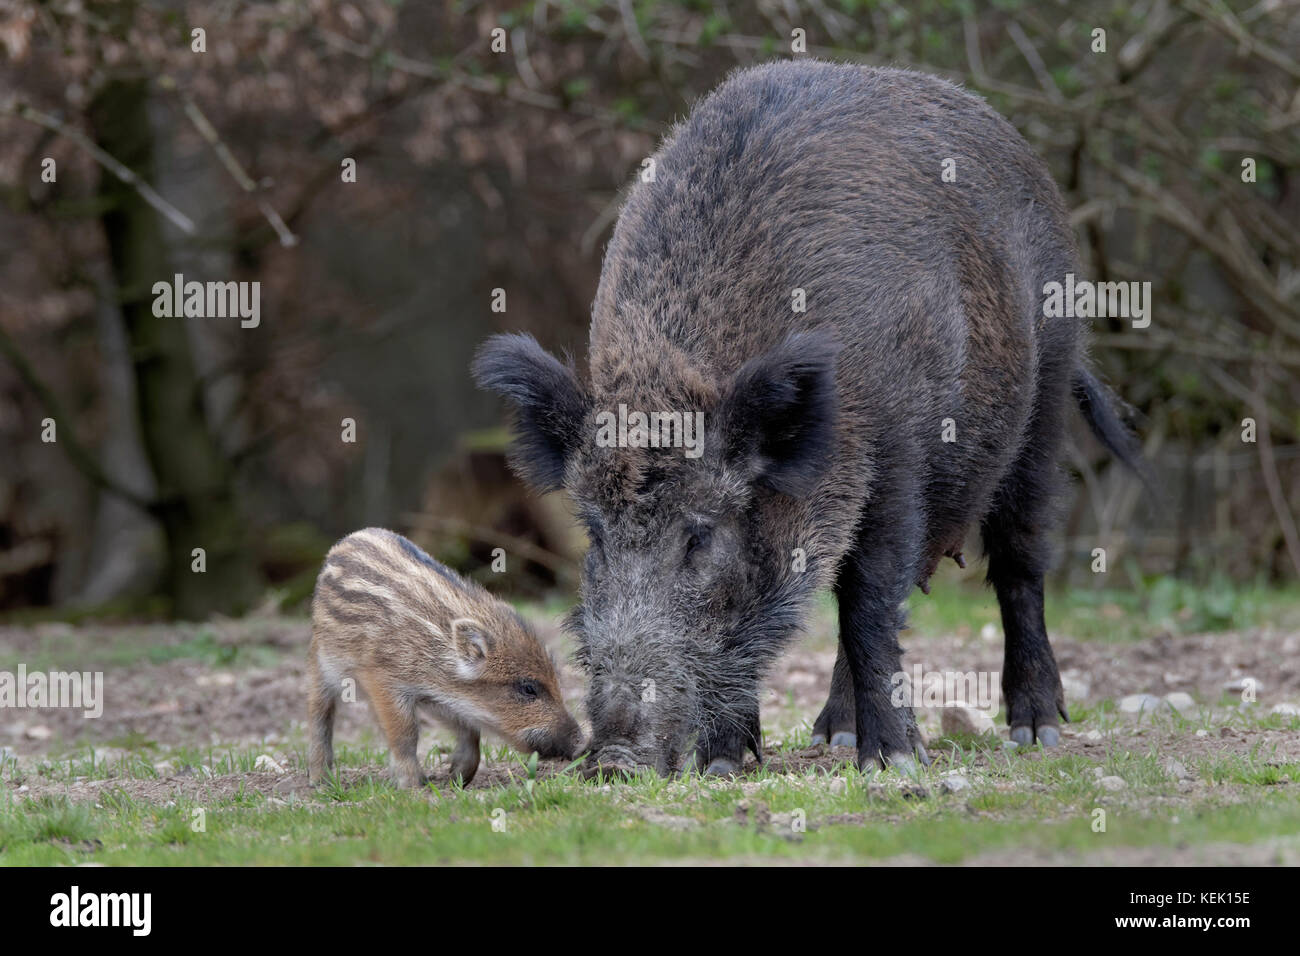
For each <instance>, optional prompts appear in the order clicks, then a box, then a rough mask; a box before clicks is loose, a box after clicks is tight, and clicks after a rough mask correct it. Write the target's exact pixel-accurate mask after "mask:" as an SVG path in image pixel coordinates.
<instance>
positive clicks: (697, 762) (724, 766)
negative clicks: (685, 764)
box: [691, 698, 763, 777]
mask: <svg viewBox="0 0 1300 956" xmlns="http://www.w3.org/2000/svg"><path fill="white" fill-rule="evenodd" d="M746 750H752V751H753V752H754V756H755V757H757V758H758V759H759V761H760V762H761V761H762V759H763V730H762V726H761V724H760V722H759V716H758V699H757V698H755V699H754V700H753V701H752V702H750V703H749V704H748V705H747V706H746V707H745V709H744V710H743V711H742V712H741V713H740V714H739V715H738V716H732V717H730V718H729V719H725V718H724V719H722V720H718V721H717V722H716V723H715V724H714V725H713V726H710V727H708V728H705V729H704V730H702V731H701V732H700V737H699V740H698V741H697V742H696V745H695V753H694V755H693V757H692V758H691V759H692V761H693V765H694V767H695V768H696V769H698V770H701V771H702V772H703V773H705V774H708V775H711V776H717V777H726V776H730V775H732V774H738V773H740V772H741V769H742V768H743V767H744V766H745V751H746Z"/></svg>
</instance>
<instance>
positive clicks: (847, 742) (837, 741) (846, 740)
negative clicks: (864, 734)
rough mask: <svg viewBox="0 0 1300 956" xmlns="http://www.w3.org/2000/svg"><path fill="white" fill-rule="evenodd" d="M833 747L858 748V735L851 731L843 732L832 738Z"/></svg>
mask: <svg viewBox="0 0 1300 956" xmlns="http://www.w3.org/2000/svg"><path fill="white" fill-rule="evenodd" d="M831 746H832V747H854V748H856V747H857V746H858V735H857V734H855V733H853V731H851V730H841V731H840V732H839V733H837V734H833V735H832V736H831Z"/></svg>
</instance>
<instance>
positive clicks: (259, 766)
mask: <svg viewBox="0 0 1300 956" xmlns="http://www.w3.org/2000/svg"><path fill="white" fill-rule="evenodd" d="M253 769H254V770H269V771H270V772H271V773H284V772H285V771H284V768H283V767H281V766H280V765H279V764H278V763H276V761H275V758H274V757H272V756H271V755H270V754H259V755H258V758H257V759H256V760H254V761H253Z"/></svg>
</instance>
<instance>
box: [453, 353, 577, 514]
mask: <svg viewBox="0 0 1300 956" xmlns="http://www.w3.org/2000/svg"><path fill="white" fill-rule="evenodd" d="M471 371H472V372H473V375H474V380H475V381H476V382H477V383H478V386H479V388H485V389H488V390H489V391H493V392H496V393H497V394H498V395H502V396H504V397H505V398H507V399H509V400H510V401H511V402H512V403H513V405H514V409H515V427H514V431H515V441H514V444H512V445H511V446H510V456H509V457H510V464H511V467H513V468H514V469H515V472H516V473H517V474H518V475H519V476H520V477H521V478H523V479H524V481H526V482H527V483H528V484H530V485H532V486H533V487H534V488H536V489H537V490H538V491H554V490H556V489H557V488H559V487H560V486H561V485H563V483H564V464H565V462H566V461H568V458H569V455H570V454H571V453H572V452H573V449H574V448H575V447H576V446H577V444H578V441H579V440H580V437H581V434H582V426H583V422H584V421H585V419H586V416H587V410H588V405H589V402H588V399H587V396H586V394H585V393H584V391H583V389H582V386H581V385H580V384H579V383H578V376H577V374H576V373H575V372H574V370H573V365H572V364H568V365H565V364H561V363H560V362H559V360H558V359H556V358H555V357H554V356H553V355H551V354H550V353H549V352H547V351H546V350H545V349H543V348H542V347H541V346H540V345H538V344H537V341H536V340H535V339H534V338H533V337H532V336H531V335H525V334H511V335H494V336H493V337H492V338H490V339H488V340H487V342H485V343H484V344H483V346H482V347H481V348H480V349H479V351H478V355H477V357H476V358H475V359H474V364H473V366H472V368H471Z"/></svg>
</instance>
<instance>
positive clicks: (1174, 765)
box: [1165, 757, 1192, 780]
mask: <svg viewBox="0 0 1300 956" xmlns="http://www.w3.org/2000/svg"><path fill="white" fill-rule="evenodd" d="M1165 773H1167V774H1169V776H1171V777H1173V778H1174V779H1175V780H1190V779H1191V778H1192V775H1191V774H1190V773H1188V772H1187V768H1186V767H1184V766H1183V765H1182V763H1180V762H1179V761H1177V760H1175V759H1174V758H1173V757H1170V758H1169V759H1168V760H1166V761H1165Z"/></svg>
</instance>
